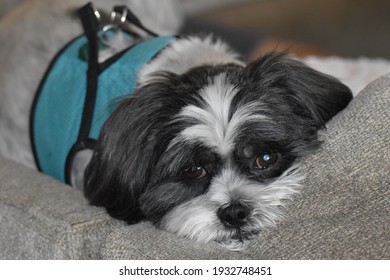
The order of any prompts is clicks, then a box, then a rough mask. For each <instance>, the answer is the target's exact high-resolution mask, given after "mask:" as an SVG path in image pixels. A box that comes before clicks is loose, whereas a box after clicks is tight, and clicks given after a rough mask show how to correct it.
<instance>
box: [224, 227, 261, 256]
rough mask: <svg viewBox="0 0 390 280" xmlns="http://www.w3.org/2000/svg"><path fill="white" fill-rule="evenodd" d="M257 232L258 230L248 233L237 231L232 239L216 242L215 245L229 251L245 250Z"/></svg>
mask: <svg viewBox="0 0 390 280" xmlns="http://www.w3.org/2000/svg"><path fill="white" fill-rule="evenodd" d="M259 232H260V230H251V231H249V232H243V231H241V230H237V233H236V234H235V236H234V237H232V238H229V239H223V240H220V241H216V243H217V244H219V245H220V246H222V247H224V248H225V249H228V250H230V251H241V250H245V249H246V248H247V247H248V245H249V244H250V241H251V240H252V239H254V238H255V237H256V236H257V235H258V234H259Z"/></svg>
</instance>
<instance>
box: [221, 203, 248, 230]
mask: <svg viewBox="0 0 390 280" xmlns="http://www.w3.org/2000/svg"><path fill="white" fill-rule="evenodd" d="M249 213H250V210H249V208H248V207H247V206H245V205H242V204H232V205H229V206H227V207H224V208H220V209H219V211H218V217H219V219H220V220H221V222H222V223H223V224H224V225H225V226H230V227H241V226H242V225H244V224H245V222H246V218H247V217H248V215H249Z"/></svg>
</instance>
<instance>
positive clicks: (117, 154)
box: [0, 2, 352, 250]
mask: <svg viewBox="0 0 390 280" xmlns="http://www.w3.org/2000/svg"><path fill="white" fill-rule="evenodd" d="M58 3H59V2H58ZM128 4H130V5H129V6H130V7H131V3H128ZM62 28H65V27H62ZM37 31H40V30H35V31H34V32H37ZM70 33H72V32H70ZM64 34H66V35H69V32H68V33H66V32H64ZM61 41H62V42H63V41H64V40H61ZM45 42H50V40H49V39H46V41H45ZM55 44H56V46H58V43H55ZM29 47H32V46H29ZM52 47H53V46H51V48H52ZM3 55H4V56H5V54H4V52H2V56H3ZM30 59H34V60H37V62H38V61H39V60H40V59H41V58H40V57H39V56H34V57H31V58H30ZM45 59H46V60H45ZM45 59H42V60H44V61H45V62H46V66H47V64H48V63H47V58H46V57H45ZM34 63H35V64H36V62H34ZM28 70H30V71H31V70H32V69H31V68H30V69H28ZM23 73H24V74H26V75H30V72H23ZM6 74H7V73H2V76H3V77H4V76H6ZM7 78H9V76H8V77H7ZM12 78H13V77H11V79H12ZM34 79H35V80H34V81H35V83H31V85H28V86H27V88H26V89H23V90H22V91H21V92H18V87H17V86H16V85H15V83H13V84H12V85H13V86H14V87H15V88H12V89H7V90H8V91H7V90H5V94H3V93H2V95H4V96H5V99H3V100H5V102H7V101H8V102H9V103H8V104H7V103H5V102H2V108H1V109H2V111H1V113H0V114H1V119H0V135H1V143H0V148H1V152H2V154H3V155H5V156H7V157H10V158H13V159H15V160H17V161H19V162H21V163H23V164H25V165H27V166H31V167H33V168H36V166H35V164H34V161H33V152H32V149H31V147H30V145H31V144H30V143H29V137H28V129H27V128H28V125H27V123H28V115H29V112H30V108H31V106H32V105H31V104H32V97H31V92H32V91H34V89H35V88H34V87H37V79H36V77H34ZM136 79H137V85H136V88H135V90H134V93H132V95H131V96H126V97H124V98H122V99H120V102H119V103H118V105H117V106H116V107H115V108H114V109H113V111H112V112H111V114H110V115H109V116H108V119H107V120H106V121H105V122H104V124H103V126H102V128H101V131H100V134H99V135H98V137H97V139H96V143H94V145H93V148H91V147H86V149H85V150H80V151H78V152H80V156H79V157H77V156H75V158H74V160H73V162H72V166H71V169H72V172H71V173H72V175H71V177H72V178H71V182H73V184H75V185H76V187H77V188H79V189H82V190H83V192H84V194H85V197H86V198H87V199H88V200H89V202H90V203H91V204H92V205H95V206H101V207H105V208H106V210H107V212H108V213H109V214H110V215H111V216H112V217H114V218H117V219H120V220H124V221H126V222H128V223H129V224H133V223H137V222H139V221H141V220H149V221H151V222H152V223H153V224H154V225H156V227H158V228H160V229H163V230H166V231H169V232H172V233H175V234H177V235H179V236H182V237H186V238H190V239H193V240H196V241H199V242H203V243H205V242H217V243H218V244H221V245H222V246H224V247H226V248H227V249H230V250H242V249H244V248H245V247H246V246H247V245H248V243H249V242H250V240H251V239H253V238H255V237H256V236H257V235H258V234H259V233H260V232H261V231H262V230H263V229H264V228H267V227H270V226H274V225H275V224H276V223H277V222H278V221H279V220H280V218H281V217H282V214H283V212H282V206H283V204H284V202H285V200H288V199H291V197H292V196H293V195H294V194H296V193H297V192H299V189H300V187H301V184H302V182H303V180H304V178H305V174H303V173H302V171H301V169H300V164H299V163H300V160H301V159H302V158H304V157H306V156H308V155H310V154H312V153H314V152H315V151H316V150H317V149H318V148H319V147H320V144H321V142H320V140H319V139H318V135H317V133H318V131H319V130H320V129H323V128H324V127H325V124H326V122H328V121H329V120H330V119H331V118H332V117H333V116H335V115H336V114H337V113H338V112H339V111H341V110H342V109H344V108H345V107H346V106H347V105H348V103H349V101H350V100H351V98H352V94H351V91H350V90H349V88H348V87H347V86H345V85H344V84H342V83H341V82H340V81H338V80H337V79H335V78H333V77H331V76H328V75H325V74H322V73H319V72H317V71H315V70H314V69H312V68H309V67H308V66H306V65H304V64H303V63H301V62H299V61H298V60H296V59H294V58H291V57H288V56H287V55H286V54H283V53H270V54H269V55H266V56H264V57H261V58H259V59H258V60H255V61H253V62H250V63H249V64H245V63H244V62H242V61H241V60H240V59H239V57H238V55H237V54H236V53H235V52H233V51H232V50H231V49H230V48H229V47H228V46H227V44H225V43H223V42H222V41H220V40H216V39H213V38H212V37H210V36H206V37H198V36H183V37H177V38H176V39H175V40H172V41H171V42H169V43H168V44H167V45H166V46H164V48H162V49H161V50H160V51H159V52H158V53H157V54H156V55H155V56H154V57H153V58H152V59H151V60H150V61H149V62H147V63H146V64H145V65H143V66H142V67H141V69H140V71H139V73H138V74H137V77H136ZM4 80H5V78H2V81H4ZM3 85H4V84H3ZM10 92H12V93H13V94H10ZM22 93H23V94H24V95H25V96H23V97H22V96H21V94H22ZM26 95H29V97H26ZM26 100H27V101H28V102H26ZM10 104H18V108H17V109H14V110H13V111H12V110H11V109H12V108H11V109H10ZM3 107H4V108H3ZM6 107H8V109H7V110H6ZM3 109H4V110H3Z"/></svg>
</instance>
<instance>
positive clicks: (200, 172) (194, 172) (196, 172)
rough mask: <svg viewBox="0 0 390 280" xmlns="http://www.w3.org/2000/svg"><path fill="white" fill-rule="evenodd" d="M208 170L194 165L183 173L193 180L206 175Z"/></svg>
mask: <svg viewBox="0 0 390 280" xmlns="http://www.w3.org/2000/svg"><path fill="white" fill-rule="evenodd" d="M206 174H207V173H206V170H204V168H203V167H201V166H193V167H191V168H187V169H186V170H184V172H183V175H184V176H185V177H187V178H188V179H191V180H197V179H200V178H203V177H204V176H206Z"/></svg>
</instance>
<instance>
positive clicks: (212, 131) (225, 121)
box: [172, 72, 268, 156]
mask: <svg viewBox="0 0 390 280" xmlns="http://www.w3.org/2000/svg"><path fill="white" fill-rule="evenodd" d="M239 91H240V85H239V84H237V83H235V79H234V77H233V78H232V76H231V75H229V74H228V73H226V72H222V73H219V74H217V75H215V76H213V77H209V79H208V83H206V84H205V85H204V86H203V87H201V88H200V89H199V90H198V92H197V94H198V95H197V101H198V102H196V103H190V104H187V105H185V106H183V107H182V108H181V110H180V112H179V113H178V114H177V115H176V116H175V120H180V121H182V122H187V123H188V124H189V125H188V126H187V127H186V128H185V129H183V130H182V131H181V132H180V133H179V134H178V135H177V136H176V138H175V139H174V140H173V142H172V143H175V142H177V141H186V142H202V143H203V145H204V146H206V147H209V148H211V149H213V150H214V151H215V152H217V153H218V154H220V155H221V156H226V155H228V154H230V153H231V152H232V151H233V150H234V148H235V145H236V141H237V139H238V135H239V134H240V132H242V127H243V126H244V125H245V124H247V123H254V122H264V121H267V120H268V116H267V115H266V114H264V113H262V112H261V110H259V108H262V107H263V108H264V110H263V111H264V112H265V111H266V110H267V109H266V105H265V104H262V102H261V101H260V100H251V101H248V102H243V103H241V104H239V105H237V102H236V101H235V97H236V96H237V93H238V92H239Z"/></svg>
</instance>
